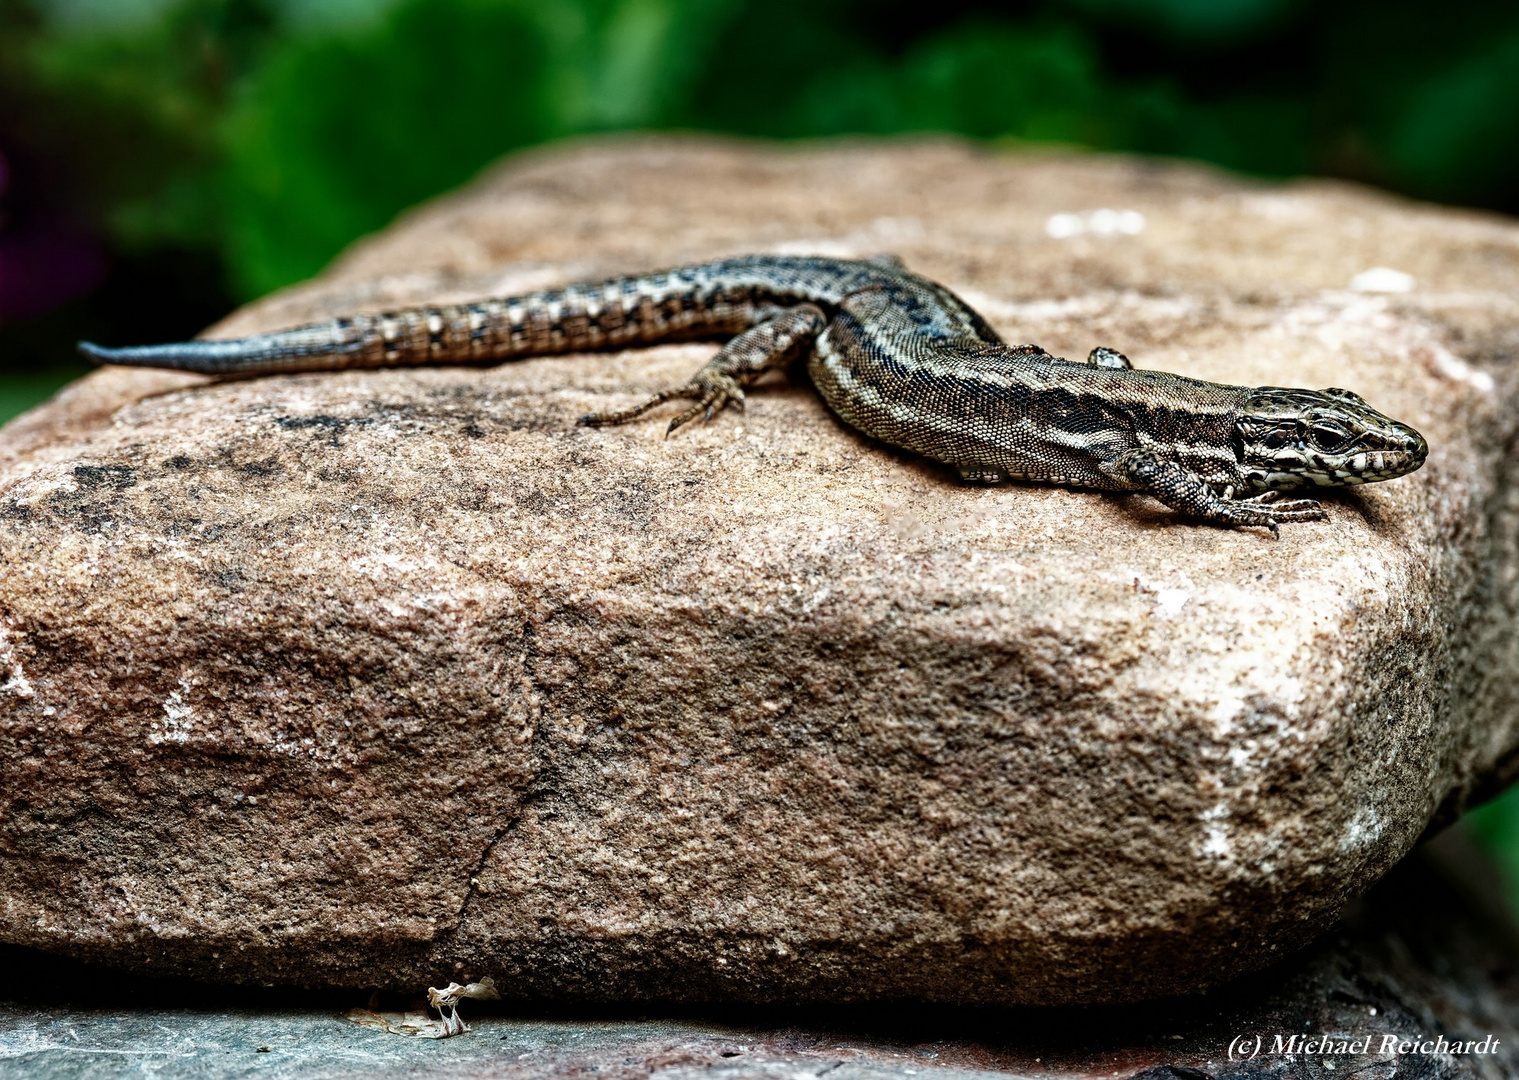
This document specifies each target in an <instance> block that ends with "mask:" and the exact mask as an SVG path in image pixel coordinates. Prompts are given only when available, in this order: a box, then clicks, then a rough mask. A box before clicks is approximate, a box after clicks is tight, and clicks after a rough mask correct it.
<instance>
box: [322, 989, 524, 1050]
mask: <svg viewBox="0 0 1519 1080" xmlns="http://www.w3.org/2000/svg"><path fill="white" fill-rule="evenodd" d="M378 997H379V995H378V994H376V995H375V996H374V997H372V998H371V999H370V1002H369V1004H370V1007H369V1008H367V1009H349V1010H348V1011H347V1012H346V1013H344V1014H343V1017H344V1019H347V1020H352V1021H353V1022H354V1023H355V1024H358V1025H359V1026H360V1027H367V1028H375V1029H377V1030H379V1031H384V1032H387V1033H389V1034H391V1035H405V1036H408V1037H410V1038H413V1039H446V1038H448V1037H449V1036H451V1035H463V1034H464V1033H465V1032H466V1031H468V1030H469V1025H468V1024H466V1023H465V1022H464V1020H463V1018H462V1017H460V1016H459V1003H460V1002H461V1001H463V1000H464V999H465V998H475V999H476V1000H479V1001H494V1000H497V999H499V998H500V997H501V995H500V994H499V993H498V992H497V991H496V981H495V980H494V979H492V978H491V977H490V976H489V975H487V976H486V977H485V978H483V979H481V980H480V981H479V982H472V983H468V984H466V985H463V986H461V985H460V984H458V983H456V982H451V983H449V984H448V985H447V986H445V987H444V988H443V989H441V990H439V989H438V988H436V987H433V986H429V987H428V988H427V1004H428V1005H429V1006H430V1007H431V1008H432V1009H434V1010H436V1011H437V1013H438V1019H436V1020H434V1019H433V1017H432V1014H431V1013H430V1012H426V1011H423V1010H416V1011H410V1012H378V1011H376V1010H375V1008H374V1006H375V1005H376V1004H378ZM418 1004H421V1003H420V1002H418Z"/></svg>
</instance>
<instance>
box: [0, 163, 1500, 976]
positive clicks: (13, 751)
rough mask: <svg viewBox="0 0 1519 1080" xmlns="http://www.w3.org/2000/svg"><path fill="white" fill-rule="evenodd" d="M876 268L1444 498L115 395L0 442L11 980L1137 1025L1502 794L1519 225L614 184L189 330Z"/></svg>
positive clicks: (302, 392)
mask: <svg viewBox="0 0 1519 1080" xmlns="http://www.w3.org/2000/svg"><path fill="white" fill-rule="evenodd" d="M1104 210H1108V211H1113V212H1114V213H1112V214H1108V215H1104V214H1102V213H1100V211H1104ZM1110 226H1111V227H1110ZM882 250H892V251H895V252H896V253H897V254H899V255H901V256H902V257H903V259H904V260H905V261H906V262H907V264H908V265H909V266H911V267H912V268H914V269H916V270H919V271H921V272H923V273H926V274H928V275H930V276H932V277H935V278H937V279H939V280H942V281H944V282H945V283H946V284H948V285H950V286H951V287H953V288H955V289H957V290H960V291H961V292H962V294H963V295H965V296H966V297H967V299H969V300H971V301H972V303H974V304H976V305H978V306H979V307H980V308H981V310H982V311H983V313H984V314H985V315H986V316H987V317H988V318H989V319H990V320H991V321H992V322H993V323H994V324H995V325H997V326H998V327H999V329H1001V330H1002V331H1003V332H1004V333H1005V334H1006V335H1008V336H1009V337H1010V338H1013V339H1016V340H1019V341H1025V340H1026V341H1037V342H1039V343H1040V344H1042V345H1044V346H1045V347H1046V348H1048V349H1050V350H1051V351H1052V352H1055V353H1057V354H1063V355H1076V356H1084V355H1085V353H1086V351H1087V350H1088V349H1089V348H1091V347H1092V346H1093V345H1097V344H1107V345H1114V346H1117V347H1120V348H1122V349H1123V350H1124V351H1125V352H1127V353H1128V355H1129V356H1130V357H1131V358H1133V359H1134V360H1135V362H1136V363H1137V364H1138V365H1139V366H1144V367H1158V368H1166V369H1170V370H1175V371H1179V372H1183V373H1185V374H1189V375H1196V376H1201V377H1205V378H1212V379H1217V380H1221V381H1230V382H1240V383H1252V384H1278V385H1282V384H1285V385H1306V386H1314V387H1319V386H1328V385H1338V386H1346V387H1350V388H1352V389H1356V390H1359V391H1361V392H1362V393H1364V394H1365V396H1367V397H1368V398H1369V399H1371V401H1372V403H1373V404H1375V405H1376V406H1378V407H1379V408H1382V409H1383V410H1384V411H1386V412H1388V413H1390V414H1392V415H1395V416H1398V417H1400V418H1402V419H1405V420H1407V421H1409V422H1410V423H1412V424H1414V425H1415V426H1416V427H1418V428H1419V429H1420V430H1421V431H1423V432H1424V433H1425V434H1426V435H1427V436H1428V438H1429V441H1430V445H1431V448H1432V449H1431V454H1430V459H1429V463H1428V464H1427V465H1426V466H1425V468H1424V469H1423V470H1422V471H1421V472H1419V473H1417V474H1416V475H1414V476H1412V477H1410V478H1407V479H1404V480H1400V481H1397V482H1394V483H1390V484H1385V485H1378V486H1375V487H1372V488H1367V489H1364V490H1361V491H1355V492H1349V493H1347V494H1345V495H1343V496H1342V497H1338V498H1337V499H1336V500H1335V501H1333V502H1332V503H1331V505H1330V520H1329V521H1328V522H1326V523H1323V524H1321V525H1301V526H1291V527H1287V528H1284V530H1283V535H1282V538H1281V540H1280V541H1273V540H1272V539H1271V538H1270V537H1269V536H1268V535H1265V534H1264V533H1262V532H1260V531H1259V530H1245V531H1235V532H1231V531H1223V530H1219V529H1214V528H1208V527H1200V526H1196V525H1191V524H1186V523H1183V522H1179V521H1177V520H1176V519H1175V518H1174V517H1173V515H1171V514H1170V513H1169V512H1167V511H1165V510H1164V509H1163V508H1160V507H1158V506H1157V505H1155V504H1152V503H1149V502H1148V501H1146V500H1144V499H1141V498H1130V499H1119V498H1112V497H1107V496H1102V495H1097V494H1090V493H1082V492H1074V491H1066V490H1062V489H1058V488H1036V487H1018V486H1011V487H1002V488H993V489H982V488H970V487H964V486H962V485H960V484H959V483H958V482H956V481H955V480H954V479H953V478H952V477H951V476H949V475H947V474H946V473H945V472H944V471H943V470H941V469H940V468H938V467H935V466H933V465H931V464H928V463H925V462H923V461H919V460H915V459H911V458H907V457H905V456H903V455H900V454H897V453H894V452H892V451H890V450H887V449H884V448H882V447H880V446H878V445H876V444H873V443H871V442H868V441H867V440H865V439H862V438H860V437H859V436H857V435H856V434H854V433H853V432H852V431H850V430H848V429H846V428H844V427H843V426H841V425H840V424H839V423H838V422H836V421H835V420H834V419H832V418H831V417H830V415H829V414H828V413H827V412H826V410H825V409H824V407H823V406H822V404H821V403H820V401H819V400H818V399H817V398H816V397H815V395H813V393H812V392H811V391H810V390H809V389H808V388H807V387H806V386H805V385H804V384H802V383H794V384H790V385H787V384H781V385H777V386H775V387H774V388H773V389H770V390H759V391H757V392H755V393H754V394H753V395H752V396H751V402H750V409H749V411H748V413H747V414H746V415H744V416H724V417H722V418H721V419H720V420H718V421H715V422H713V423H711V424H709V425H707V426H706V427H704V428H699V429H697V430H692V431H689V432H683V433H681V434H680V435H678V436H677V437H675V438H671V439H670V440H668V441H665V440H662V439H661V437H660V435H661V432H662V425H661V424H660V423H659V422H658V421H651V422H650V423H649V424H647V425H633V426H629V427H624V428H615V429H608V430H588V429H585V428H577V427H575V426H574V423H573V421H574V418H575V417H576V416H578V415H580V414H581V413H584V412H587V411H590V410H593V409H604V408H611V407H618V406H621V405H624V404H627V403H631V402H632V401H634V400H635V399H636V397H637V396H638V395H639V394H642V393H646V392H648V391H649V390H650V389H651V388H653V387H658V386H662V385H664V384H666V383H668V382H670V381H671V380H672V379H677V378H681V377H684V375H685V374H687V373H688V372H689V371H691V370H692V369H694V368H695V367H696V366H697V365H698V364H699V363H700V362H701V361H702V359H703V358H704V357H705V356H706V355H707V354H708V350H707V349H706V348H704V347H698V346H678V347H667V348H661V349H655V350H650V351H647V352H637V353H625V354H616V355H610V356H600V357H572V358H557V359H546V360H541V361H530V362H525V363H517V364H507V365H503V366H501V367H497V368H493V369H486V370H476V369H464V368H440V369H432V370H405V371H387V372H368V373H363V372H350V373H343V374H313V375H299V376H290V377H282V378H270V379H260V380H253V381H245V382H232V383H224V384H220V385H217V384H211V383H208V382H206V381H205V380H202V379H199V378H196V377H192V376H182V375H174V374H160V373H142V372H127V371H123V370H105V371H102V372H101V373H99V374H97V375H94V376H92V377H91V378H89V379H86V380H84V381H83V382H81V383H79V384H76V385H75V386H74V387H72V388H70V389H69V390H67V391H65V392H64V393H63V394H62V395H61V396H60V397H59V398H57V399H56V400H54V401H53V402H52V403H50V404H48V405H46V406H44V407H43V408H41V409H39V410H36V411H34V412H33V413H31V414H29V415H27V416H25V417H22V418H20V419H19V420H17V421H16V422H15V423H13V424H12V425H11V426H9V427H8V428H6V429H5V431H4V433H3V434H0V940H3V941H7V942H13V943H20V944H27V945H33V946H38V947H41V948H45V949H49V950H53V951H56V952H60V953H66V954H69V955H73V956H79V957H86V958H91V959H99V960H105V961H109V962H111V963H115V964H120V965H124V966H128V967H132V968H134V969H137V970H142V971H172V972H180V973H191V974H194V975H196V976H197V977H201V978H208V979H222V980H235V981H257V982H288V983H296V984H303V985H319V984H334V985H349V986H360V985H385V986H394V987H407V988H415V987H420V986H424V985H427V984H428V983H429V982H430V981H431V982H434V983H436V982H437V980H439V979H446V978H449V977H452V976H453V975H454V974H456V973H466V974H468V975H470V976H472V977H474V976H480V975H487V974H489V975H492V976H494V978H495V980H496V982H497V984H498V985H499V986H500V987H501V988H502V990H503V992H505V993H508V994H516V995H519V996H520V995H527V996H546V997H554V998H578V999H585V998H597V999H599V998H611V997H650V998H666V999H680V1000H714V999H745V1000H796V999H807V1000H859V999H867V998H884V997H892V998H897V997H921V998H929V999H934V1000H939V1001H950V1002H968V1003H1061V1002H1097V1001H1115V1000H1127V999H1135V998H1143V997H1148V996H1154V995H1161V994H1171V993H1178V992H1184V991H1192V990H1197V989H1200V988H1203V987H1207V986H1211V985H1214V984H1217V983H1219V982H1221V981H1224V980H1227V979H1229V978H1231V977H1233V976H1235V975H1237V974H1239V973H1241V972H1245V971H1249V970H1251V969H1254V968H1258V967H1260V966H1262V965H1264V964H1267V963H1269V962H1271V961H1272V960H1273V959H1275V958H1278V957H1281V956H1283V955H1284V954H1286V953H1288V952H1290V951H1291V950H1293V949H1296V948H1298V947H1299V946H1301V945H1302V944H1303V943H1305V942H1306V941H1308V940H1309V938H1310V937H1312V936H1313V935H1314V934H1315V933H1316V932H1318V931H1319V930H1321V929H1322V928H1324V927H1325V926H1327V925H1328V924H1329V923H1330V922H1331V921H1333V919H1334V918H1335V917H1336V916H1337V915H1338V914H1339V912H1340V911H1341V909H1342V908H1343V907H1344V905H1345V903H1346V902H1347V900H1349V899H1350V898H1351V897H1353V896H1355V895H1357V894H1358V893H1360V892H1361V891H1362V890H1364V889H1365V888H1366V887H1367V886H1368V885H1369V884H1370V883H1371V882H1373V881H1375V880H1376V879H1377V878H1378V877H1379V876H1380V875H1381V874H1382V873H1383V872H1384V871H1385V870H1386V869H1387V868H1388V867H1389V866H1391V865H1392V864H1393V863H1394V862H1395V861H1396V860H1397V859H1398V858H1399V857H1401V856H1402V855H1403V854H1404V853H1405V852H1406V851H1407V850H1408V849H1409V848H1410V846H1411V845H1412V844H1413V843H1414V841H1415V840H1416V839H1417V838H1418V836H1419V835H1420V834H1421V833H1423V832H1424V831H1425V829H1426V828H1427V827H1429V825H1430V823H1431V822H1432V821H1437V820H1448V819H1449V818H1451V817H1452V816H1453V815H1455V814H1456V813H1458V812H1459V811H1460V809H1461V808H1462V807H1463V806H1464V805H1465V804H1466V803H1467V802H1468V801H1469V800H1471V799H1472V798H1473V797H1475V796H1477V795H1479V794H1480V793H1482V792H1487V791H1491V790H1493V789H1494V788H1495V787H1496V786H1497V785H1499V784H1501V783H1502V782H1504V781H1505V780H1506V779H1507V778H1508V777H1509V776H1511V775H1512V774H1513V773H1514V771H1515V769H1516V767H1519V756H1516V749H1515V748H1516V746H1519V708H1516V704H1519V699H1516V683H1515V680H1514V679H1513V677H1512V674H1511V673H1512V672H1514V671H1515V670H1519V637H1516V635H1515V634H1514V633H1513V628H1514V612H1515V610H1516V608H1519V556H1516V535H1519V529H1516V522H1519V495H1516V494H1515V487H1514V484H1513V480H1514V476H1515V470H1516V457H1519V450H1516V449H1515V447H1516V445H1519V443H1516V439H1515V433H1516V429H1519V409H1516V402H1519V375H1516V372H1519V368H1516V365H1515V363H1514V357H1515V355H1516V352H1519V331H1516V329H1515V326H1516V324H1519V307H1516V305H1515V301H1514V299H1513V298H1514V297H1515V296H1516V295H1519V226H1516V225H1515V224H1514V223H1513V222H1510V221H1507V220H1504V219H1499V218H1494V217H1490V216H1480V215H1475V214H1465V213H1460V212H1456V211H1449V210H1438V209H1432V208H1429V207H1423V206H1418V205H1413V204H1409V203H1405V202H1401V201H1397V200H1393V199H1390V198H1388V197H1386V196H1382V195H1378V194H1375V193H1372V192H1369V191H1366V190H1362V189H1358V188H1353V187H1348V186H1345V185H1338V184H1327V183H1314V184H1294V185H1288V186H1276V187H1267V186H1263V185H1257V184H1247V183H1243V182H1241V181H1238V180H1233V179H1228V178H1225V177H1222V176H1219V175H1217V174H1215V173H1211V172H1208V171H1205V170H1202V169H1197V168H1192V167H1184V166H1180V165H1168V164H1164V163H1157V162H1154V161H1144V160H1128V159H1121V158H1100V157H1092V156H1034V155H1013V154H1001V153H991V152H980V151H975V150H972V149H969V148H967V147H964V146H961V145H958V144H953V143H938V142H927V143H901V142H893V143H883V144H834V145H819V146H812V147H805V148H786V149H781V148H775V147H766V146H759V145H750V144H734V143H725V142H716V141H702V140H654V141H632V140H612V141H606V142H599V143H582V144H573V145H569V146H565V147H561V148H558V149H553V150H550V151H546V152H543V153H538V154H533V155H527V156H524V157H521V158H518V159H515V160H514V161H511V162H508V163H507V164H506V165H505V166H503V167H502V168H501V169H499V170H497V171H496V172H493V173H491V174H489V175H488V176H486V177H485V178H484V179H482V180H481V181H480V182H479V183H477V184H476V185H474V186H473V187H472V188H470V189H468V190H466V191H464V192H463V193H461V194H458V195H455V196H451V197H449V198H447V199H444V200H441V201H439V202H437V203H435V204H432V205H429V206H427V207H424V208H423V209H421V210H419V211H417V212H416V213H414V214H412V215H411V216H409V217H408V218H406V219H404V220H403V221H401V222H400V223H398V224H397V225H396V226H395V227H393V228H392V229H391V230H389V231H388V232H386V233H385V234H382V235H381V236H378V237H375V238H373V239H370V240H368V241H365V242H364V243H362V244H361V245H359V246H358V247H357V248H356V249H355V250H354V251H352V252H351V253H349V254H348V255H347V256H346V257H345V258H344V259H342V260H341V261H340V262H339V263H338V265H337V266H336V267H335V268H334V269H333V270H332V271H331V272H330V273H329V274H328V275H327V276H325V277H324V278H322V279H320V280H318V281H316V282H313V283H311V284H309V285H305V286H302V287H299V288H297V289H294V290H291V291H289V292H287V293H283V294H279V295H277V296H274V297H270V298H269V299H267V300H265V301H262V302H260V303H259V304H256V305H253V306H252V307H250V308H248V309H246V310H245V311H243V312H240V313H239V314H237V315H235V316H234V317H233V318H231V319H229V320H228V321H227V322H226V323H225V324H223V325H222V326H221V327H219V328H218V329H217V333H220V334H237V333H245V332H249V331H254V330H262V329H270V328H274V327H277V326H285V325H292V324H295V323H299V322H302V321H307V320H309V319H312V318H316V317H321V316H326V315H331V314H336V313H339V312H343V311H348V310H353V309H357V308H365V309H373V308H377V307H384V306H392V305H397V304H402V303H411V302H419V301H435V300H446V299H455V298H463V297H468V296H477V295H481V294H485V293H499V292H508V291H520V290H523V289H526V288H531V287H536V286H539V285H543V284H547V283H550V282H553V281H559V280H564V279H566V278H570V277H580V276H590V275H599V274H602V273H607V272H612V271H622V270H635V269H640V268H649V267H655V266H660V265H668V264H674V263H679V262H683V261H688V260H692V259H697V258H703V257H708V256H714V255H720V254H728V253H735V252H743V251H796V252H799V251H818V252H825V253H848V254H860V255H868V254H873V253H876V252H879V251H882ZM1373 271H1374V273H1370V275H1369V276H1367V275H1368V272H1373ZM1353 282H1354V283H1356V285H1357V286H1358V287H1357V288H1352V287H1351V285H1352V283H1353ZM1405 286H1406V288H1405ZM1378 289H1379V290H1387V289H1397V290H1402V291H1391V292H1388V291H1367V290H1378ZM439 985H441V984H439Z"/></svg>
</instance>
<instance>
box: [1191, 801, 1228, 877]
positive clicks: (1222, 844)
mask: <svg viewBox="0 0 1519 1080" xmlns="http://www.w3.org/2000/svg"><path fill="white" fill-rule="evenodd" d="M1228 817H1229V804H1228V803H1226V802H1220V803H1215V804H1214V805H1213V806H1211V807H1209V808H1208V809H1206V810H1204V811H1203V812H1202V813H1201V814H1199V815H1198V818H1199V819H1201V821H1202V823H1203V842H1202V847H1201V849H1200V850H1201V853H1202V854H1203V855H1205V856H1207V857H1208V858H1211V859H1217V860H1218V861H1219V862H1232V861H1233V860H1234V844H1233V843H1232V842H1231V841H1230V839H1229V826H1228V825H1227V824H1226V823H1225V822H1226V821H1227V819H1228Z"/></svg>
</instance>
